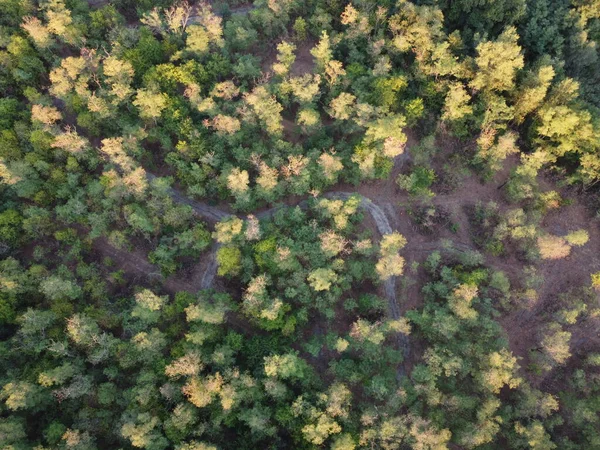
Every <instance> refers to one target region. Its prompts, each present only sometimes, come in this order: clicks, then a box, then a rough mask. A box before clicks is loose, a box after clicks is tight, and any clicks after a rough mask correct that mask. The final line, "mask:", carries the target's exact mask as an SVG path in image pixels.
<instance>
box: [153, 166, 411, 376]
mask: <svg viewBox="0 0 600 450" xmlns="http://www.w3.org/2000/svg"><path fill="white" fill-rule="evenodd" d="M147 176H148V180H149V181H152V180H154V179H156V178H157V176H156V175H154V174H151V173H147ZM169 194H170V196H171V198H172V199H173V200H174V201H175V202H177V203H181V204H185V205H189V206H190V207H191V208H192V209H193V210H194V212H195V213H196V214H198V215H199V216H201V217H203V218H204V219H205V220H207V221H208V222H210V223H212V224H215V223H216V222H219V221H220V220H223V219H226V218H227V217H240V218H243V216H239V215H236V214H231V213H229V212H226V211H223V210H221V209H219V208H217V207H214V206H210V205H207V204H206V203H203V202H199V201H196V200H193V199H191V198H189V197H187V196H186V195H185V194H183V193H181V192H180V191H178V190H177V189H174V188H170V189H169ZM352 196H358V197H360V199H361V202H360V205H359V207H360V208H362V209H363V210H364V211H366V212H367V213H369V215H370V216H371V217H372V219H373V221H374V222H375V225H376V227H377V231H378V232H379V234H380V235H381V236H383V235H385V234H390V233H392V232H393V229H392V226H391V225H390V221H389V219H388V216H387V215H386V213H385V211H384V210H383V208H381V207H380V206H379V205H377V204H376V203H374V202H373V201H372V200H371V199H369V198H366V197H364V196H362V195H360V194H357V193H353V192H343V191H332V192H327V193H325V194H324V195H323V197H325V198H335V199H342V200H347V199H348V198H350V197H352ZM294 206H299V207H301V208H306V207H307V206H308V201H307V200H302V201H301V202H299V203H297V204H296V205H289V206H276V207H273V208H270V209H267V210H264V211H260V212H259V213H257V214H256V217H257V218H259V219H268V218H270V217H272V216H273V215H274V214H275V212H277V211H278V210H280V209H281V208H284V207H294ZM219 247H220V244H218V243H215V244H214V245H213V246H212V248H211V251H210V254H209V255H208V256H207V258H206V266H205V268H204V272H203V274H202V276H201V277H199V286H198V287H199V288H200V289H208V288H210V287H212V285H213V283H214V280H215V279H216V275H217V259H216V252H217V250H218V249H219ZM397 278H398V277H395V276H393V277H390V278H388V279H387V280H386V281H385V282H384V283H383V290H384V293H385V297H386V298H387V300H388V305H389V307H388V309H389V315H390V317H391V318H392V319H394V320H397V319H399V318H400V316H401V314H400V308H399V306H398V301H397V297H396V281H397ZM397 344H398V348H399V349H400V350H401V351H402V353H403V355H404V359H405V360H406V358H407V357H408V355H409V352H410V345H409V342H408V335H406V334H403V333H398V335H397ZM403 375H404V369H403V367H400V368H399V369H398V378H400V377H402V376H403Z"/></svg>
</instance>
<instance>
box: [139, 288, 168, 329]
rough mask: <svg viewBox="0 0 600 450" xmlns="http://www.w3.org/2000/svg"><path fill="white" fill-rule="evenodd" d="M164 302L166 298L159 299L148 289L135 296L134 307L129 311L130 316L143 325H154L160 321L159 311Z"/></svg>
mask: <svg viewBox="0 0 600 450" xmlns="http://www.w3.org/2000/svg"><path fill="white" fill-rule="evenodd" d="M166 301H167V297H166V296H162V297H159V296H158V295H156V294H154V293H153V292H152V291H150V290H149V289H144V290H142V291H140V292H138V293H137V294H135V302H136V306H135V307H134V308H133V310H132V311H131V316H132V317H136V318H138V319H140V320H141V321H143V322H144V323H148V324H152V323H156V322H158V320H159V319H160V310H161V309H162V308H163V306H164V305H165V303H166Z"/></svg>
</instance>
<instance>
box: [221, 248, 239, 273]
mask: <svg viewBox="0 0 600 450" xmlns="http://www.w3.org/2000/svg"><path fill="white" fill-rule="evenodd" d="M217 263H218V264H219V270H218V272H217V273H218V274H219V276H233V275H237V274H238V273H239V272H240V270H241V269H242V252H241V251H240V249H239V248H237V247H229V246H228V247H221V248H219V250H217Z"/></svg>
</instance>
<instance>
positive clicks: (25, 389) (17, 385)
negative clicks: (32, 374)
mask: <svg viewBox="0 0 600 450" xmlns="http://www.w3.org/2000/svg"><path fill="white" fill-rule="evenodd" d="M0 399H1V400H4V402H5V404H6V407H7V408H8V409H10V410H11V411H18V410H21V409H32V408H35V407H36V406H39V405H40V403H41V402H42V401H43V400H44V394H43V390H42V388H40V387H39V386H36V385H35V384H32V383H28V382H26V381H15V382H10V383H7V384H5V385H4V386H3V387H2V391H0Z"/></svg>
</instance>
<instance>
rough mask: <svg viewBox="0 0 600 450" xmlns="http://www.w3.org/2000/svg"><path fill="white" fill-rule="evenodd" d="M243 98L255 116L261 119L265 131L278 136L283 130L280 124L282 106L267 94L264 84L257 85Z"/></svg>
mask: <svg viewBox="0 0 600 450" xmlns="http://www.w3.org/2000/svg"><path fill="white" fill-rule="evenodd" d="M244 100H245V101H246V103H248V105H250V107H251V108H252V110H253V111H254V113H255V114H256V116H257V117H258V118H259V120H261V121H262V122H263V123H264V125H265V127H266V131H267V132H268V133H269V134H272V135H274V136H279V135H280V134H281V132H282V131H283V125H282V124H281V111H283V107H282V106H281V105H280V104H279V103H278V102H277V100H276V99H275V97H274V96H272V95H271V94H269V92H268V91H267V89H266V88H265V87H264V86H258V87H256V88H254V90H253V91H252V92H250V93H246V94H245V95H244Z"/></svg>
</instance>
